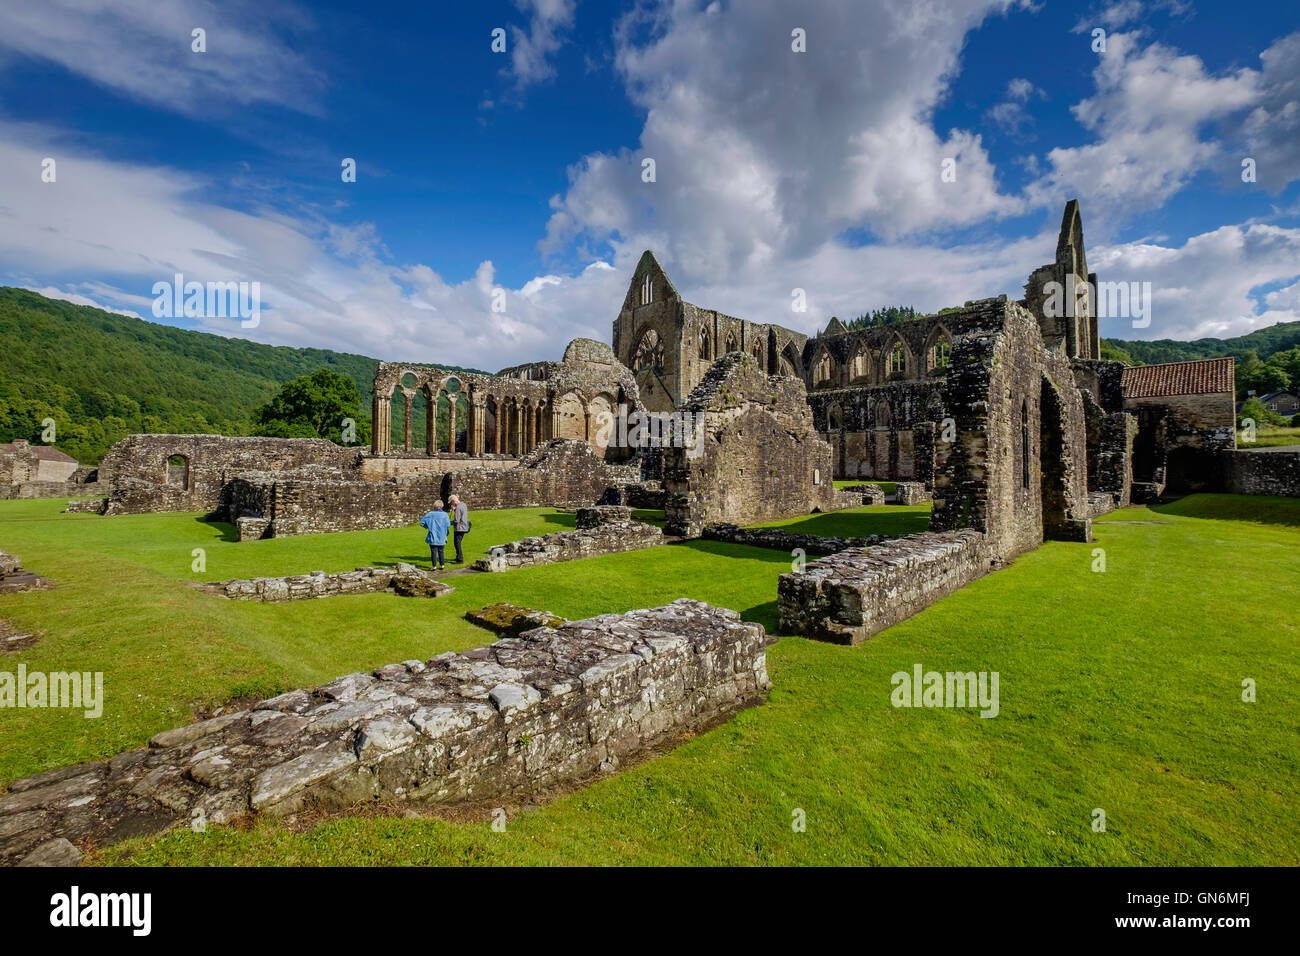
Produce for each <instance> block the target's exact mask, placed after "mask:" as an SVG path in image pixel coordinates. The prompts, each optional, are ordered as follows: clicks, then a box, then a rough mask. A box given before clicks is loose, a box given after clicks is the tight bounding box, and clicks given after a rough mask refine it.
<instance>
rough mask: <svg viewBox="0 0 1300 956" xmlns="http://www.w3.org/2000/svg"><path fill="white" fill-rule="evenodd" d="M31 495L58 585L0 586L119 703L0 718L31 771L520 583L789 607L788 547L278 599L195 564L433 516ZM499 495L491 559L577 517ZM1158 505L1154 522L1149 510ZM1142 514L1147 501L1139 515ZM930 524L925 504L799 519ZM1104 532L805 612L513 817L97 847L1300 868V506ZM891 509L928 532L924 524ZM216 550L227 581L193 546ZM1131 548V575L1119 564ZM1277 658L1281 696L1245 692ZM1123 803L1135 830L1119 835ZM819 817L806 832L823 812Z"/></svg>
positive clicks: (334, 854) (533, 599)
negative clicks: (942, 590)
mask: <svg viewBox="0 0 1300 956" xmlns="http://www.w3.org/2000/svg"><path fill="white" fill-rule="evenodd" d="M61 507H62V503H61V502H51V501H34V502H33V501H20V502H0V548H4V549H5V550H8V551H11V552H16V553H18V554H21V555H22V556H23V559H24V564H25V566H27V567H29V568H30V569H32V570H34V571H37V572H39V573H43V574H45V575H47V576H49V577H51V578H52V579H54V580H55V581H56V582H58V584H59V588H58V589H57V590H54V591H50V592H43V593H32V594H24V595H10V596H4V597H0V617H4V618H7V619H9V620H11V621H13V622H15V623H16V624H17V625H19V626H20V627H23V628H26V629H40V630H44V631H45V636H44V637H43V639H42V640H41V641H40V642H39V643H38V644H37V645H36V646H34V647H32V648H30V649H28V650H26V651H22V652H19V653H17V654H12V655H7V656H6V657H5V658H4V659H3V663H0V669H8V670H14V669H15V668H16V666H17V664H18V662H20V661H21V662H24V663H26V664H27V667H28V669H29V670H38V669H44V670H67V669H73V668H75V669H79V670H102V671H104V672H105V690H106V695H107V704H106V707H105V713H104V716H103V717H102V718H101V719H99V720H85V719H83V718H81V717H80V716H77V717H72V716H70V715H62V714H61V713H60V712H58V711H35V710H22V711H15V710H9V711H3V712H0V779H5V780H8V779H13V778H14V777H17V776H22V775H26V774H30V773H35V772H37V771H40V770H42V769H46V768H49V767H53V766H58V765H62V764H66V763H71V762H75V761H79V760H86V759H91V758H94V757H104V756H108V755H111V754H114V753H116V752H118V751H120V750H124V749H128V748H131V747H138V746H141V745H143V744H144V742H145V741H146V740H147V739H148V737H149V736H151V735H152V734H154V733H156V732H158V731H160V730H164V729H167V728H169V727H172V726H177V725H179V724H181V723H184V722H186V721H187V720H189V719H190V718H191V715H192V708H193V707H195V706H200V707H201V706H206V705H210V704H214V703H218V702H220V701H223V700H225V699H227V698H229V697H232V696H236V695H241V694H263V693H271V692H273V691H278V690H282V689H287V688H291V687H296V686H310V685H313V684H315V683H319V682H321V681H324V680H327V679H329V678H331V677H334V676H337V675H340V674H343V673H347V672H349V671H353V670H358V669H368V668H372V667H375V666H377V665H380V664H385V663H390V662H393V661H399V660H403V659H406V658H410V657H421V658H426V657H430V656H433V655H434V654H437V653H440V652H442V651H445V650H448V649H462V648H467V647H471V646H475V645H479V644H482V643H484V642H485V641H487V640H488V639H489V635H487V633H486V632H484V631H482V630H479V629H478V628H475V627H474V626H472V625H470V624H468V623H467V622H465V621H464V620H463V619H461V617H460V615H461V614H463V612H464V611H465V610H466V609H468V608H475V607H481V606H483V605H485V604H488V603H491V602H493V601H499V600H509V601H513V602H516V603H520V604H526V605H531V606H534V607H540V608H545V609H548V610H552V611H554V612H556V613H559V614H562V615H564V616H566V617H570V618H576V617H580V616H585V615H590V614H594V613H598V612H603V611H612V610H624V609H627V608H631V607H636V606H648V605H652V604H656V603H662V602H666V601H669V600H672V599H673V598H676V597H680V596H690V597H696V598H701V599H704V600H709V601H712V602H714V603H717V604H722V605H726V606H729V607H732V608H735V609H737V610H738V611H740V612H741V613H742V614H743V615H744V616H745V617H746V618H747V619H750V620H755V621H759V622H761V623H763V624H764V625H765V626H767V627H768V628H769V629H775V627H776V608H775V598H776V577H777V575H779V574H780V573H782V572H784V571H786V570H788V569H789V567H790V559H789V555H787V554H785V553H784V552H774V551H762V550H758V549H753V548H745V547H740V546H734V545H725V544H721V543H715V542H695V543H690V544H684V545H676V546H671V547H664V548H656V549H651V550H648V551H640V552H632V553H628V554H621V555H612V556H609V557H603V558H593V559H589V560H586V561H582V562H574V563H570V564H561V565H552V566H548V567H540V568H531V569H523V570H517V571H511V572H507V573H504V574H494V575H466V576H463V577H460V578H457V579H455V580H454V583H455V584H456V587H457V591H456V592H455V593H454V594H452V595H450V596H449V597H446V598H440V599H438V600H435V601H420V600H415V599H404V598H398V597H394V596H392V595H388V594H374V595H357V596H349V597H340V598H329V599H324V600H319V601H311V602H303V603H295V604H285V605H266V604H251V603H235V602H228V601H224V600H222V599H219V598H214V597H210V596H207V595H204V594H200V593H198V592H195V591H193V590H192V589H190V588H188V587H187V586H186V582H187V581H191V580H199V579H209V580H211V579H220V578H228V577H242V576H248V575H255V574H270V573H276V574H285V573H293V572H299V571H309V570H313V569H323V570H326V571H337V570H342V569H345V568H350V567H354V566H357V565H365V564H381V563H385V562H393V561H397V560H417V561H423V560H427V555H425V554H424V553H423V551H424V549H423V545H422V543H421V535H420V533H419V532H418V530H416V529H403V530H396V531H377V532H356V533H350V534H338V535H320V536H312V537H301V538H288V539H281V540H271V541H261V542H250V543H245V544H238V543H235V542H233V541H232V540H230V529H229V528H228V527H224V526H221V525H209V524H205V523H203V522H200V521H198V520H196V516H194V515H148V516H138V517H114V518H103V517H98V516H89V515H62V514H59V513H58V512H59V510H60V509H61ZM571 521H572V517H571V516H569V515H564V514H561V513H558V512H555V511H552V510H548V509H531V510H520V511H503V512H479V513H477V514H475V516H474V533H473V534H472V535H471V536H470V538H469V539H468V540H467V543H471V542H472V545H473V547H471V548H470V549H469V553H468V554H467V557H468V558H471V559H472V558H473V557H475V556H477V555H479V554H481V553H483V552H484V551H485V550H486V549H487V547H488V546H490V545H492V544H496V543H499V542H503V541H506V540H510V539H512V538H517V537H520V536H522V535H527V534H538V533H544V532H546V531H550V530H556V529H559V528H563V527H567V526H569V525H570V524H571ZM1126 521H1127V522H1133V521H1138V522H1159V523H1158V524H1150V523H1143V524H1125V523H1122V522H1126ZM1117 522H1118V523H1117ZM782 524H786V525H788V526H791V527H794V528H798V529H800V530H810V531H814V532H816V533H832V534H870V533H873V532H875V533H881V532H882V529H883V528H886V527H890V528H894V529H900V528H901V530H904V531H906V530H917V529H918V528H917V527H914V526H915V525H920V526H923V524H924V506H921V507H920V508H879V507H875V508H864V509H858V510H854V511H849V512H837V513H835V514H830V515H818V516H812V517H809V518H806V519H801V520H799V521H794V522H783V523H782ZM1095 528H1096V535H1095V536H1096V541H1095V543H1094V544H1093V545H1083V544H1073V543H1063V542H1051V543H1048V544H1046V545H1044V546H1043V547H1042V548H1040V549H1038V550H1037V551H1035V552H1033V553H1031V554H1028V555H1024V556H1022V557H1021V558H1020V559H1018V560H1017V561H1016V562H1015V563H1014V564H1013V565H1012V566H1011V567H1009V568H1007V569H1005V570H1002V571H999V572H997V573H995V574H992V575H989V576H988V577H986V578H984V579H982V580H980V581H977V582H975V583H974V584H973V585H971V586H970V587H968V588H966V589H965V590H963V591H961V592H959V593H957V594H955V595H952V596H951V597H949V598H947V599H945V600H943V601H941V602H940V603H938V604H937V605H935V606H934V607H932V608H930V609H928V610H926V611H924V612H922V613H921V614H919V615H917V616H916V617H914V618H912V619H911V620H909V621H906V622H904V623H902V624H900V625H898V626H896V627H894V628H891V629H890V630H888V631H885V632H883V633H881V634H878V635H876V636H875V637H874V638H872V639H871V641H869V642H868V643H867V644H865V645H864V646H862V647H860V648H853V649H850V648H843V647H837V646H832V645H828V644H821V643H817V642H812V641H807V640H803V639H800V638H794V637H786V638H783V639H782V640H781V641H780V642H779V643H778V644H776V645H774V646H773V647H771V648H770V650H769V655H768V663H769V671H770V673H771V676H772V680H773V683H774V686H773V689H772V692H771V696H770V700H769V701H768V703H767V704H766V705H764V706H762V707H758V708H754V709H751V710H748V711H745V712H744V713H742V714H740V715H738V716H737V717H736V718H735V719H733V720H732V721H730V722H729V723H728V724H726V725H724V726H722V727H719V728H717V729H716V730H714V731H711V732H710V733H707V734H704V735H702V736H700V737H697V738H695V739H693V740H691V741H689V742H687V743H685V744H684V745H683V746H681V747H680V748H678V749H677V750H675V751H674V752H672V753H671V754H669V755H667V756H663V757H659V758H656V759H654V760H650V761H647V762H645V763H642V764H640V765H638V766H636V767H633V768H631V769H629V770H625V771H623V772H621V773H619V774H616V775H614V776H613V777H610V778H607V779H604V780H602V781H600V782H598V783H596V784H594V785H592V786H590V787H587V788H585V789H583V790H581V791H578V792H576V793H574V794H572V795H570V796H567V797H564V798H562V799H560V800H557V801H555V802H553V803H550V804H548V805H546V806H544V807H542V808H540V809H535V810H532V811H531V812H526V813H521V814H519V815H518V816H516V817H514V818H512V819H511V820H510V822H509V824H508V826H507V829H506V832H504V833H498V832H494V831H493V830H492V829H491V827H490V826H489V825H488V824H487V823H449V822H444V821H441V820H436V819H406V818H388V817H374V816H369V817H352V818H346V817H345V818H337V819H334V820H330V821H326V822H323V823H319V824H317V825H315V826H313V827H311V828H310V829H307V830H306V832H301V833H296V832H293V831H292V830H290V829H286V828H284V827H281V826H278V825H276V824H271V823H259V824H257V825H254V826H252V827H250V828H248V829H239V828H215V829H212V830H210V831H209V832H207V833H205V834H194V833H191V832H189V831H187V830H186V831H177V832H174V833H172V834H170V835H168V836H165V837H163V838H161V839H157V840H143V841H133V842H131V843H127V844H122V845H120V846H118V847H115V848H110V849H109V850H107V851H104V852H102V853H100V854H98V855H97V856H96V857H95V859H96V861H97V862H104V863H116V862H127V863H133V864H182V865H183V864H235V863H237V864H281V865H297V864H338V863H356V864H368V863H376V864H377V863H386V864H387V863H393V864H405V863H416V864H436V863H523V864H544V863H545V864H550V863H558V864H584V863H600V864H608V863H641V864H657V863H681V864H707V863H724V864H725V863H730V864H764V863H797V864H814V863H864V864H876V863H879V864H985V863H987V864H1016V863H1024V864H1055V863H1067V864H1118V865H1133V864H1173V865H1180V864H1212V865H1226V864H1284V865H1295V864H1297V863H1300V824H1297V822H1296V821H1297V809H1300V806H1298V804H1300V800H1298V799H1297V797H1296V793H1297V789H1298V788H1297V777H1298V776H1300V775H1298V774H1297V770H1298V769H1300V748H1297V747H1296V746H1295V741H1296V739H1297V735H1298V734H1300V692H1298V691H1297V687H1298V686H1300V655H1297V653H1296V651H1297V637H1298V636H1300V635H1298V626H1297V615H1296V614H1295V611H1294V607H1293V605H1294V601H1293V600H1292V598H1291V597H1290V595H1291V592H1292V589H1289V588H1287V587H1286V586H1285V584H1284V583H1280V582H1287V581H1291V580H1294V579H1295V578H1296V576H1297V573H1300V502H1297V501H1295V500H1291V499H1262V498H1253V499H1246V498H1234V497H1228V496H1198V497H1195V498H1189V499H1184V500H1183V501H1181V502H1177V503H1175V504H1173V505H1169V506H1161V507H1159V508H1157V509H1146V508H1133V509H1128V510H1126V511H1124V512H1117V513H1115V514H1113V515H1111V516H1109V517H1108V518H1107V519H1105V520H1102V521H1099V522H1097V523H1096V525H1095ZM889 533H898V530H893V531H891V532H889ZM195 547H202V548H204V549H206V552H207V570H206V573H204V574H194V573H192V572H191V571H190V563H191V561H192V560H193V558H192V557H191V550H192V549H193V548H195ZM1094 548H1103V549H1104V550H1105V556H1106V567H1107V570H1106V572H1105V573H1094V572H1093V571H1092V570H1091V567H1092V566H1093V563H1094V556H1093V549H1094ZM917 663H920V664H922V665H923V666H924V667H925V668H926V669H927V670H931V669H933V670H940V671H946V670H977V671H979V670H995V671H998V672H999V674H1000V683H1001V713H1000V714H999V716H998V717H997V718H995V719H992V720H985V719H981V718H980V717H979V716H978V714H977V712H975V711H973V710H943V709H894V708H893V707H891V706H890V691H891V689H892V688H891V684H890V676H891V675H892V674H893V673H894V672H895V671H900V670H910V669H911V668H912V666H913V665H914V664H917ZM1243 678H1252V679H1254V680H1255V681H1256V682H1257V686H1258V697H1259V699H1258V702H1256V703H1251V704H1247V703H1243V702H1242V701H1241V682H1242V679H1243ZM1094 808H1102V809H1104V810H1105V811H1106V815H1107V831H1106V832H1105V833H1094V832H1093V831H1092V829H1091V826H1090V824H1091V821H1092V812H1093V809H1094ZM796 810H802V811H804V812H805V813H806V815H807V830H806V832H803V833H796V832H792V829H791V826H790V822H791V819H792V814H793V813H794V812H795V811H796Z"/></svg>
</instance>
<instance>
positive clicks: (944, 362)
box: [930, 335, 952, 369]
mask: <svg viewBox="0 0 1300 956" xmlns="http://www.w3.org/2000/svg"><path fill="white" fill-rule="evenodd" d="M951 360H952V340H951V339H949V338H948V336H946V335H941V336H939V337H938V338H937V339H935V340H934V344H933V345H932V346H930V368H931V369H937V368H947V367H948V363H949V362H950V361H951Z"/></svg>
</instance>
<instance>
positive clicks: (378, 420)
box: [370, 394, 392, 455]
mask: <svg viewBox="0 0 1300 956" xmlns="http://www.w3.org/2000/svg"><path fill="white" fill-rule="evenodd" d="M391 411H392V400H391V399H389V398H385V397H383V396H381V395H378V394H376V395H375V396H374V398H373V400H372V402H371V406H370V423H371V429H370V450H371V451H372V452H374V453H375V454H376V455H382V454H384V453H385V452H387V451H388V448H389V444H390V442H389V437H388V436H389V434H390V432H389V429H390V427H391V425H390V414H391Z"/></svg>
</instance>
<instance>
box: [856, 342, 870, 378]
mask: <svg viewBox="0 0 1300 956" xmlns="http://www.w3.org/2000/svg"><path fill="white" fill-rule="evenodd" d="M851 371H852V376H851V378H852V380H853V381H855V382H856V381H858V380H859V379H864V378H865V379H869V378H870V377H871V350H870V349H868V348H867V347H866V346H865V345H863V346H860V347H859V348H858V350H857V352H855V353H854V355H853V365H852V367H851Z"/></svg>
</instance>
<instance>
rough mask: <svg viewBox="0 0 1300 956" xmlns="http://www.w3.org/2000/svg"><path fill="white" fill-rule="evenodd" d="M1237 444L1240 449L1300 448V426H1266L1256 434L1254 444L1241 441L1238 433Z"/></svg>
mask: <svg viewBox="0 0 1300 956" xmlns="http://www.w3.org/2000/svg"><path fill="white" fill-rule="evenodd" d="M1237 442H1238V447H1239V448H1287V447H1290V446H1291V445H1297V446H1300V425H1298V426H1288V425H1284V426H1281V427H1271V426H1265V427H1263V428H1260V429H1259V430H1258V431H1257V432H1256V433H1255V440H1254V441H1253V442H1243V441H1241V433H1240V432H1238V435H1237Z"/></svg>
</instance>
